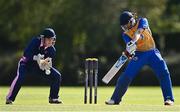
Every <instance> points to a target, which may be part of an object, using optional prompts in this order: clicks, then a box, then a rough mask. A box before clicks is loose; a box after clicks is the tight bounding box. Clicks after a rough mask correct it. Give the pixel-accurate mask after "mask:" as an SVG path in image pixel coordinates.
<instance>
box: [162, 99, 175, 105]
mask: <svg viewBox="0 0 180 112" xmlns="http://www.w3.org/2000/svg"><path fill="white" fill-rule="evenodd" d="M164 105H169V106H172V105H174V102H173V101H172V100H169V99H168V100H166V101H165V102H164Z"/></svg>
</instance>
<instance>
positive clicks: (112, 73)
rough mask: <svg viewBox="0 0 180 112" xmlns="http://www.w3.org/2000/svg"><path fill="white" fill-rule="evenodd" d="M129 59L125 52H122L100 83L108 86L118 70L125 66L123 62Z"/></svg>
mask: <svg viewBox="0 0 180 112" xmlns="http://www.w3.org/2000/svg"><path fill="white" fill-rule="evenodd" d="M129 57H130V55H129V53H128V52H127V51H125V52H123V53H122V55H121V56H120V57H119V59H118V60H117V61H116V63H115V64H114V65H113V66H112V68H111V69H110V70H109V71H108V73H107V74H106V75H105V76H104V77H103V79H102V81H103V82H104V83H106V84H108V83H109V82H110V81H111V79H112V78H113V77H114V76H115V75H116V73H117V72H118V71H119V69H120V68H121V67H122V66H123V65H124V64H125V62H126V61H127V60H128V58H129Z"/></svg>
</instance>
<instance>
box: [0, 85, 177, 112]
mask: <svg viewBox="0 0 180 112" xmlns="http://www.w3.org/2000/svg"><path fill="white" fill-rule="evenodd" d="M8 90H9V87H0V112H3V111H11V112H14V111H21V112H22V111H26V112H27V111H29V112H32V111H39V112H40V111H41V112H42V111H46V112H50V111H59V112H67V111H68V112H90V111H91V112H103V111H106V112H108V111H109V112H115V111H116V112H119V111H137V112H139V111H155V112H157V111H159V112H164V111H168V112H170V111H179V112H180V87H174V88H173V91H174V96H175V105H174V106H170V107H167V106H164V105H163V99H162V93H161V89H160V88H159V87H130V88H129V89H128V91H127V93H126V95H125V96H124V98H123V102H122V103H121V104H120V105H116V106H112V105H105V104H104V101H105V100H107V99H108V98H109V97H110V96H111V95H112V92H113V90H114V87H99V88H98V104H96V105H95V104H86V105H85V104H83V98H84V88H83V87H62V88H61V91H60V96H61V99H62V101H63V104H61V105H50V104H48V94H49V87H22V88H21V90H20V92H19V94H18V96H17V98H16V101H15V102H14V104H13V105H5V104H4V103H5V97H6V94H7V93H8Z"/></svg>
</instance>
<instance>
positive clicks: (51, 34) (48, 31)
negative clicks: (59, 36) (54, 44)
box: [41, 28, 56, 39]
mask: <svg viewBox="0 0 180 112" xmlns="http://www.w3.org/2000/svg"><path fill="white" fill-rule="evenodd" d="M41 36H42V37H43V38H54V39H56V34H55V32H54V30H53V29H52V28H45V29H44V30H43V32H42V33H41Z"/></svg>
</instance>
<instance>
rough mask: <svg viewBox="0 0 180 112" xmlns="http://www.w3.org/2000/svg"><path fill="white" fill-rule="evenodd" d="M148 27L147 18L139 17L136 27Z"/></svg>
mask: <svg viewBox="0 0 180 112" xmlns="http://www.w3.org/2000/svg"><path fill="white" fill-rule="evenodd" d="M148 27H149V24H148V20H147V19H146V18H140V20H139V26H138V29H139V28H143V29H146V28H148Z"/></svg>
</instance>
